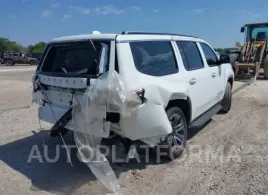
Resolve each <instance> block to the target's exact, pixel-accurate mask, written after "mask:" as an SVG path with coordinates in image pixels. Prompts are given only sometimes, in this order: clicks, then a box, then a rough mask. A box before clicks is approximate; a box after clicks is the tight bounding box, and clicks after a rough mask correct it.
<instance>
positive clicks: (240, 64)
mask: <svg viewBox="0 0 268 195" xmlns="http://www.w3.org/2000/svg"><path fill="white" fill-rule="evenodd" d="M241 33H244V34H245V43H244V45H243V46H242V47H241V49H239V51H238V52H237V51H236V52H230V54H229V56H230V60H231V64H232V66H233V69H234V72H235V76H236V77H254V78H255V79H256V78H257V76H258V75H259V70H260V68H263V69H264V78H266V79H268V48H267V41H268V40H267V39H268V22H267V23H252V24H245V25H244V26H242V28H241Z"/></svg>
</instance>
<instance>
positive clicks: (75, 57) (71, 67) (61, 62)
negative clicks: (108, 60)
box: [42, 41, 109, 75]
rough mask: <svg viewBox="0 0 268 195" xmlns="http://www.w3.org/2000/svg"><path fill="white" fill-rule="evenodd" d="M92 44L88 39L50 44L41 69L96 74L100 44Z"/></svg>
mask: <svg viewBox="0 0 268 195" xmlns="http://www.w3.org/2000/svg"><path fill="white" fill-rule="evenodd" d="M93 44H94V47H93V45H92V44H91V43H90V41H87V42H83V43H79V42H78V43H72V44H58V45H52V46H51V47H50V49H49V50H48V53H47V56H46V58H45V60H44V63H43V66H42V71H43V72H57V73H78V74H88V75H97V74H98V68H99V62H100V56H101V50H102V45H101V43H99V42H94V43H93ZM103 44H107V43H103ZM107 56H109V55H108V51H107ZM105 66H106V65H105Z"/></svg>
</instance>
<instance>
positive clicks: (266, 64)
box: [263, 54, 268, 79]
mask: <svg viewBox="0 0 268 195" xmlns="http://www.w3.org/2000/svg"><path fill="white" fill-rule="evenodd" d="M263 71H264V72H263V75H264V78H265V79H268V54H267V55H266V56H265V58H264V60H263Z"/></svg>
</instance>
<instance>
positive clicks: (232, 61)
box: [229, 53, 238, 72]
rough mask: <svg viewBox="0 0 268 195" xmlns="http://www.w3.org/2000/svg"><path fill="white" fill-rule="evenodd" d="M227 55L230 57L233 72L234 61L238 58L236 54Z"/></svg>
mask: <svg viewBox="0 0 268 195" xmlns="http://www.w3.org/2000/svg"><path fill="white" fill-rule="evenodd" d="M229 57H230V64H231V65H232V68H233V71H234V72H235V61H236V60H237V58H238V54H236V53H232V54H230V55H229Z"/></svg>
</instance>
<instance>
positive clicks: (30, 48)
mask: <svg viewBox="0 0 268 195" xmlns="http://www.w3.org/2000/svg"><path fill="white" fill-rule="evenodd" d="M46 46H47V43H45V42H39V43H36V44H35V45H29V46H28V52H30V53H31V52H43V51H44V50H45V48H46Z"/></svg>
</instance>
